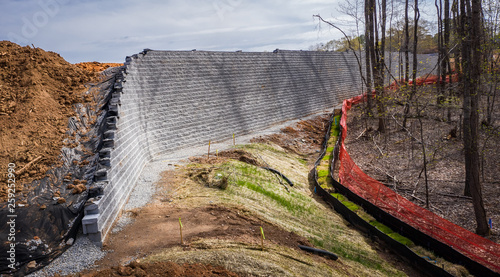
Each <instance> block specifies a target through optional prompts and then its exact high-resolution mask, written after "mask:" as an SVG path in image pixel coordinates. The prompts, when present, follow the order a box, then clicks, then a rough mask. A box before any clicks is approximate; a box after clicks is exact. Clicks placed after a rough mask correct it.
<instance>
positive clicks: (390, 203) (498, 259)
mask: <svg viewBox="0 0 500 277" xmlns="http://www.w3.org/2000/svg"><path fill="white" fill-rule="evenodd" d="M363 99H364V98H363V96H357V97H354V98H351V99H349V100H344V103H343V106H342V119H341V120H340V125H341V134H342V135H341V144H340V152H339V160H340V170H339V177H340V183H341V184H342V185H343V186H344V187H346V188H348V189H349V190H351V191H352V192H353V193H355V194H357V195H358V196H360V197H362V198H364V199H365V200H367V201H369V202H370V203H372V204H374V205H376V206H378V207H379V208H381V209H382V210H384V211H385V212H387V213H388V214H390V215H392V216H394V217H396V218H398V219H399V220H401V221H403V222H405V223H407V224H408V225H410V226H412V227H413V228H415V229H417V230H419V231H421V232H422V233H424V234H427V235H429V236H431V237H433V238H435V239H437V240H438V241H440V242H442V243H444V244H446V245H449V246H451V247H453V249H455V250H456V251H458V252H460V253H462V254H463V255H465V256H467V257H468V258H470V259H472V260H474V261H476V262H478V263H480V264H481V265H483V266H485V267H487V268H489V269H491V270H493V271H495V272H498V273H500V245H498V244H496V243H494V242H492V241H490V240H488V239H485V238H483V237H481V236H478V235H476V234H474V233H472V232H470V231H468V230H466V229H464V228H462V227H460V226H458V225H455V224H453V223H451V222H450V221H448V220H446V219H444V218H441V217H439V216H438V215H436V214H434V213H432V212H430V211H428V210H426V209H424V208H422V207H420V206H418V205H415V204H413V203H412V202H411V201H409V200H407V199H406V198H404V197H402V196H400V195H399V194H397V193H395V192H394V191H393V190H391V189H390V188H388V187H386V186H384V185H383V184H382V183H381V182H379V181H377V180H375V179H373V178H371V177H370V176H368V175H367V174H365V173H364V172H363V171H362V170H361V169H360V168H359V167H358V166H357V165H356V164H355V163H354V161H353V160H352V159H351V157H350V156H349V153H348V152H347V150H346V148H345V145H344V140H345V138H346V136H347V124H346V123H347V113H348V111H349V110H350V108H351V106H352V105H355V104H357V103H360V102H362V101H363Z"/></svg>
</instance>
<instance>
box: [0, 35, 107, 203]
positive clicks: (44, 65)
mask: <svg viewBox="0 0 500 277" xmlns="http://www.w3.org/2000/svg"><path fill="white" fill-rule="evenodd" d="M97 81H98V74H97V73H95V72H90V71H87V70H84V69H82V68H80V67H78V66H76V65H73V64H71V63H68V62H67V61H65V60H64V59H63V58H62V57H61V56H60V55H59V54H57V53H54V52H46V51H44V50H42V49H40V48H31V47H29V46H26V47H21V46H19V45H17V44H15V43H12V42H9V41H1V42H0V130H1V131H0V183H1V185H0V201H2V200H5V196H6V182H5V181H6V175H7V165H8V164H9V163H15V165H16V174H17V176H16V179H17V180H16V189H17V192H20V193H23V191H22V190H23V187H22V184H26V183H29V182H31V181H33V180H37V179H40V178H43V177H44V175H45V173H46V171H47V170H48V169H49V168H50V167H52V166H54V165H56V164H57V163H58V162H59V160H60V159H59V154H60V151H61V147H62V146H63V140H64V137H65V132H66V131H67V125H68V118H69V117H70V116H72V115H74V111H73V104H75V103H83V102H86V101H90V100H91V99H90V98H91V97H89V96H84V95H83V92H85V91H86V90H87V89H86V87H85V84H87V83H91V82H97ZM30 162H33V163H31V164H30ZM28 164H29V166H27V165H28Z"/></svg>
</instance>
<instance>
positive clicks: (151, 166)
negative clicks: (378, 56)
mask: <svg viewBox="0 0 500 277" xmlns="http://www.w3.org/2000/svg"><path fill="white" fill-rule="evenodd" d="M332 110H333V109H332ZM329 112H331V110H325V111H322V112H319V113H315V114H312V115H310V116H307V117H304V118H300V119H296V120H289V121H286V122H282V123H280V124H276V125H273V126H271V127H269V128H267V129H263V130H258V131H255V132H253V133H251V134H247V135H243V136H238V137H236V138H235V140H236V144H247V143H249V142H250V139H252V138H254V137H258V136H264V135H270V134H274V133H278V132H279V131H280V130H281V129H282V128H284V127H287V126H290V125H292V124H294V123H296V122H299V121H301V120H306V119H310V118H314V117H316V116H319V115H322V114H325V113H329ZM232 146H233V139H232V138H229V139H228V140H225V141H220V142H214V143H211V146H210V149H211V151H210V153H213V154H214V155H215V152H216V151H217V150H218V151H222V150H227V149H230V148H231V147H232ZM207 150H208V145H202V146H198V147H189V148H186V149H179V150H176V151H173V152H172V153H169V154H167V155H162V156H159V157H156V158H155V160H154V161H152V162H150V163H148V164H146V165H145V166H144V169H143V170H142V173H141V175H140V176H139V179H138V181H137V183H136V185H135V188H134V189H133V190H132V193H131V194H130V197H129V200H128V202H127V203H126V204H125V206H124V209H123V213H122V216H121V217H120V218H118V220H117V221H116V222H115V225H114V226H113V229H112V231H111V233H116V232H119V231H120V230H122V229H123V228H124V227H125V226H127V225H128V224H130V223H132V222H133V219H132V218H131V213H130V212H128V211H130V210H133V209H137V208H140V207H143V206H145V205H146V204H148V203H149V202H150V201H151V199H152V198H153V195H154V194H155V193H156V182H158V181H159V180H160V173H161V172H163V171H165V170H174V169H175V165H179V164H184V163H187V159H188V158H189V157H193V156H200V155H206V154H207ZM105 255H106V252H105V251H102V250H101V249H100V248H99V247H97V246H95V245H94V244H93V243H92V242H91V241H89V240H88V239H87V237H86V236H84V235H83V234H79V235H78V237H77V239H76V241H75V243H74V244H73V246H71V247H70V248H69V249H68V250H67V251H66V252H65V253H63V254H62V255H61V256H59V257H58V258H57V259H55V260H54V261H53V262H52V263H51V264H49V265H48V266H46V267H45V268H43V269H42V270H39V271H37V272H35V273H32V274H30V275H28V276H30V277H48V276H53V275H54V274H55V273H59V274H61V275H68V274H73V273H77V272H80V271H82V270H83V269H88V268H91V267H92V266H93V265H94V263H95V262H96V261H98V260H100V259H102V258H103V257H104V256H105Z"/></svg>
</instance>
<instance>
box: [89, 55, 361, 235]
mask: <svg viewBox="0 0 500 277" xmlns="http://www.w3.org/2000/svg"><path fill="white" fill-rule="evenodd" d="M360 92H361V77H360V74H359V71H358V64H357V61H356V59H355V57H354V55H353V54H352V53H338V52H308V51H275V52H274V53H252V52H249V53H246V52H205V51H151V50H145V51H144V52H142V53H140V54H137V55H134V56H131V57H127V59H126V63H125V67H124V69H123V71H122V73H121V76H120V77H118V78H116V83H115V85H114V91H113V92H112V94H111V99H110V100H109V106H108V107H107V117H106V129H107V130H106V131H105V132H104V139H103V142H102V143H103V144H102V148H101V150H100V152H99V156H100V161H99V164H100V166H101V168H100V169H99V170H98V171H97V172H96V175H95V181H96V184H97V185H98V186H100V187H102V195H100V196H99V197H98V199H92V201H90V202H88V203H87V206H86V209H85V210H86V213H87V214H86V215H85V217H84V219H83V221H84V222H83V224H84V231H85V232H86V233H87V234H88V235H89V237H90V238H91V239H93V240H94V241H96V242H98V243H99V242H100V241H102V240H104V238H105V236H106V234H107V233H108V232H109V230H110V228H111V225H112V223H113V221H114V220H115V219H116V217H117V216H118V215H119V213H120V210H121V209H122V207H123V206H124V204H125V203H126V201H127V198H128V196H129V194H130V192H131V191H132V189H133V187H134V185H135V184H136V182H137V180H138V177H139V175H140V173H141V171H142V169H143V167H144V166H145V164H146V163H147V162H149V161H151V160H154V159H156V158H159V157H160V156H162V155H165V154H168V153H169V152H170V151H173V150H177V149H182V148H184V147H190V146H195V145H202V144H207V142H208V140H212V141H214V140H222V139H229V138H231V137H232V135H233V133H234V134H236V135H241V134H245V133H249V132H252V131H255V130H258V129H263V128H266V127H269V126H271V125H273V124H276V123H279V122H282V121H286V120H291V119H296V118H301V117H305V116H307V115H309V114H312V113H315V112H318V111H321V110H324V109H329V108H332V107H333V106H335V105H338V104H340V102H341V101H342V100H343V99H345V98H348V97H351V96H354V95H358V94H359V93H360ZM138 185H140V184H138Z"/></svg>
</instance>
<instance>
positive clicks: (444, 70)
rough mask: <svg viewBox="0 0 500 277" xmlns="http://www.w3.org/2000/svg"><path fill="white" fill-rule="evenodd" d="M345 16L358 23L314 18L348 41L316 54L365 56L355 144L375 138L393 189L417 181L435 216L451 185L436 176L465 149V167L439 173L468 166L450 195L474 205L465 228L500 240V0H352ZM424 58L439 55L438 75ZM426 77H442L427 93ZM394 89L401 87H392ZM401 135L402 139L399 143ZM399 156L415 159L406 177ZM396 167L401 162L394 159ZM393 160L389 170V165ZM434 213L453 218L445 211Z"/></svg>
mask: <svg viewBox="0 0 500 277" xmlns="http://www.w3.org/2000/svg"><path fill="white" fill-rule="evenodd" d="M339 11H340V12H342V13H343V14H344V15H345V16H344V17H343V18H344V19H345V18H349V20H347V22H346V20H332V19H325V18H323V17H322V16H321V15H314V18H315V19H316V20H317V21H318V22H319V25H320V27H321V25H323V26H324V25H326V26H328V28H332V29H336V30H338V31H340V32H341V33H342V35H343V37H342V38H340V39H336V40H331V41H329V42H327V43H324V44H318V45H314V46H311V48H310V50H315V51H352V52H354V53H355V54H356V57H357V59H358V65H359V70H360V72H361V74H362V79H363V83H364V91H365V92H366V101H365V102H364V104H363V106H362V108H361V109H360V111H359V112H360V117H359V119H360V122H362V123H360V124H361V129H359V136H358V134H356V140H361V139H363V138H365V140H369V141H370V144H371V145H372V149H376V150H374V151H375V152H377V153H378V154H380V155H378V156H377V157H376V158H374V159H372V160H370V161H369V162H367V163H366V164H367V167H370V166H372V167H376V168H377V169H378V171H379V172H378V173H380V172H382V173H383V174H382V175H384V176H385V177H387V178H388V179H390V180H391V184H392V185H393V186H396V185H402V184H403V187H404V183H406V185H407V186H409V187H412V186H413V185H412V186H410V185H409V183H410V179H412V181H411V182H412V184H414V183H413V182H414V181H415V180H416V184H417V185H414V187H413V189H409V188H407V189H408V190H410V191H412V193H409V195H408V196H407V197H408V198H411V199H412V201H415V202H416V203H419V205H422V206H424V207H426V208H429V209H432V207H433V205H436V202H443V201H441V200H439V199H441V198H443V197H444V196H443V195H441V197H440V198H432V195H430V194H432V193H433V192H436V191H439V189H436V187H443V185H442V183H443V182H445V181H450V180H444V179H443V178H436V176H437V174H438V172H435V171H436V170H438V168H437V166H436V163H437V162H436V161H438V160H446V159H447V158H450V156H452V155H451V154H449V152H448V154H449V155H447V150H446V147H445V146H443V145H445V143H444V142H443V141H449V140H455V141H457V142H459V144H460V147H459V149H457V151H458V152H457V153H459V154H460V159H459V163H458V165H457V164H456V163H452V162H450V161H448V164H449V166H448V168H447V169H446V168H445V169H443V168H439V170H440V171H441V173H442V172H443V170H444V171H446V170H449V171H453V170H455V169H457V168H458V169H460V170H462V169H463V170H462V171H463V174H458V175H457V176H460V177H459V178H460V180H459V182H456V183H458V184H457V185H458V186H459V187H460V190H459V192H458V193H457V192H456V191H455V192H447V193H446V195H448V196H446V197H454V198H455V199H467V200H470V201H468V203H466V204H464V205H471V206H472V211H473V215H472V216H471V217H472V218H474V222H472V223H470V224H469V225H468V226H463V227H464V228H468V229H473V231H475V232H476V233H477V234H479V235H482V236H486V237H489V236H491V235H495V234H494V233H495V232H493V233H492V228H493V224H492V220H491V218H492V217H493V218H494V219H497V218H498V210H497V209H494V208H493V207H492V206H496V203H495V202H497V200H495V199H498V196H499V195H500V192H499V189H498V175H497V174H496V172H498V170H499V169H500V168H499V167H500V164H499V163H498V153H497V152H498V146H499V145H498V144H499V141H500V122H499V120H498V116H499V114H498V112H497V111H498V104H497V102H498V101H497V99H496V98H497V95H498V89H499V87H500V86H499V83H500V75H499V44H500V36H499V35H500V33H499V20H500V16H499V15H500V3H499V2H497V1H494V0H485V1H481V0H435V1H434V2H429V1H425V2H424V1H421V0H420V1H419V0H413V1H410V0H403V1H393V0H346V1H345V2H343V4H341V5H340V8H339ZM391 52H392V53H394V52H397V53H399V56H400V57H401V58H400V59H399V63H400V64H399V68H400V71H399V76H393V75H392V74H391V72H390V71H389V70H387V69H388V67H387V64H386V60H388V58H387V55H388V53H391ZM416 54H433V55H437V57H438V59H437V61H438V62H437V64H436V65H435V68H433V76H417V70H418V66H419V63H418V62H417V55H416ZM417 77H419V78H420V80H424V82H425V80H426V78H427V79H428V80H431V78H433V79H432V80H433V81H432V84H431V85H430V86H427V87H425V88H423V87H419V86H417V84H418V83H419V82H417V81H416V80H419V79H417ZM391 83H392V84H393V85H391V86H388V85H389V84H391ZM443 124H444V125H443ZM434 130H441V132H433V131H434ZM401 134H404V135H403V138H401ZM404 136H406V137H407V139H408V140H407V141H406V140H405V138H404ZM394 137H399V138H400V140H398V141H395V140H394ZM388 141H389V142H391V141H392V146H394V145H395V144H397V143H401V142H402V141H403V142H404V141H406V142H404V143H402V144H404V145H408V146H407V148H404V149H401V148H398V149H399V150H398V151H400V152H395V151H396V150H395V149H396V148H397V147H391V143H388ZM413 142H415V143H413ZM377 143H378V144H377ZM410 144H411V147H410V146H409V145H410ZM405 147H406V146H405ZM410 148H411V149H410ZM408 149H409V150H408ZM401 151H403V153H401ZM410 151H411V155H410V154H408V153H410ZM414 152H416V153H418V154H414ZM364 155H367V153H365V154H364ZM397 155H404V156H405V157H406V156H408V157H406V158H407V159H409V160H412V162H411V163H410V162H408V166H407V167H406V168H403V169H401V170H400V171H399V172H396V171H395V169H394V167H395V164H392V165H391V164H390V157H391V156H397ZM392 162H393V163H398V162H400V161H397V160H394V159H393V160H392ZM384 163H385V164H386V166H385V167H383V166H380V165H381V164H384ZM410 164H411V166H410ZM393 169H394V170H393ZM411 170H414V171H415V172H416V173H415V174H414V176H407V178H406V179H401V178H399V179H397V178H396V176H397V175H399V176H402V175H405V174H403V172H405V171H406V172H409V171H411ZM460 170H459V171H460ZM433 171H434V172H433ZM376 173H377V172H374V174H375V175H377V174H376ZM431 176H433V177H434V178H431ZM385 177H384V178H385ZM380 178H383V177H380ZM420 184H422V185H420ZM485 190H486V191H488V197H493V198H492V200H491V201H489V202H488V203H489V204H488V205H487V207H486V208H485V201H484V191H485ZM419 193H420V194H421V195H419ZM441 193H443V192H441ZM430 199H431V200H430ZM444 202H446V201H444ZM455 202H457V201H455ZM458 202H459V201H458ZM488 207H492V208H491V209H490V208H488ZM434 208H435V209H437V210H439V211H441V214H444V215H443V216H444V217H445V218H446V217H447V216H446V213H445V212H443V207H441V208H436V206H434ZM455 208H456V207H455ZM450 220H452V221H455V220H454V219H453V218H451V219H450ZM458 221H460V220H458ZM458 223H460V222H458ZM462 225H463V224H462ZM496 235H498V234H496ZM494 240H495V239H494Z"/></svg>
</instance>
